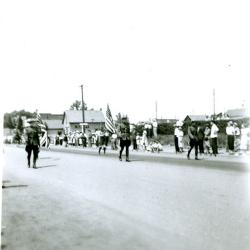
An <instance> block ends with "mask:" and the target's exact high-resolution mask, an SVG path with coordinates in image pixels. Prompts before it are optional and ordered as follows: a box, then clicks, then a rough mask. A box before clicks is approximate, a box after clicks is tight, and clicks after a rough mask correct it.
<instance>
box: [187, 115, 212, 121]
mask: <svg viewBox="0 0 250 250" xmlns="http://www.w3.org/2000/svg"><path fill="white" fill-rule="evenodd" d="M192 121H195V122H197V121H199V122H201V121H210V117H209V116H208V115H187V116H186V118H185V119H184V122H192Z"/></svg>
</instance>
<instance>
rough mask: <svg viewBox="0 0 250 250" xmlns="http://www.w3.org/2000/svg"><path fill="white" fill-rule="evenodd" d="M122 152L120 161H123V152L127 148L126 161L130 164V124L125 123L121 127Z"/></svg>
mask: <svg viewBox="0 0 250 250" xmlns="http://www.w3.org/2000/svg"><path fill="white" fill-rule="evenodd" d="M119 138H120V152H119V160H120V161H122V152H123V150H124V148H126V161H127V162H129V161H130V160H129V146H130V145H131V140H130V130H129V123H128V122H127V121H123V122H122V123H121V125H120V127H119Z"/></svg>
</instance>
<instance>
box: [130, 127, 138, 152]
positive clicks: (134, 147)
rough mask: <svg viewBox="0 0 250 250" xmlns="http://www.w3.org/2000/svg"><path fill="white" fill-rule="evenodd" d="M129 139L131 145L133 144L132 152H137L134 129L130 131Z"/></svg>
mask: <svg viewBox="0 0 250 250" xmlns="http://www.w3.org/2000/svg"><path fill="white" fill-rule="evenodd" d="M131 139H132V143H133V150H137V149H138V147H137V141H136V130H135V128H134V129H133V130H132V132H131Z"/></svg>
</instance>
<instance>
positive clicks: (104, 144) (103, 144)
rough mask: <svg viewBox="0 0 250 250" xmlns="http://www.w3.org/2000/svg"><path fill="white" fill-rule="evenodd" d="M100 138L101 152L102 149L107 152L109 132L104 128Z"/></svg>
mask: <svg viewBox="0 0 250 250" xmlns="http://www.w3.org/2000/svg"><path fill="white" fill-rule="evenodd" d="M98 140H99V154H101V150H102V149H103V152H104V154H106V149H107V146H108V141H109V133H108V132H107V131H105V130H102V131H101V133H100V135H99V139H98Z"/></svg>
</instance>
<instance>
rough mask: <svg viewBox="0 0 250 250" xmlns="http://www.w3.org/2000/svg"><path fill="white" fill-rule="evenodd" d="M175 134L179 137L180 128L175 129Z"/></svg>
mask: <svg viewBox="0 0 250 250" xmlns="http://www.w3.org/2000/svg"><path fill="white" fill-rule="evenodd" d="M174 135H175V136H177V137H178V135H179V129H178V128H175V129H174Z"/></svg>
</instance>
